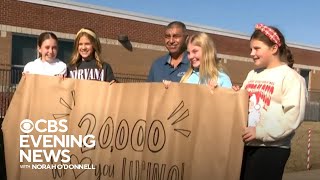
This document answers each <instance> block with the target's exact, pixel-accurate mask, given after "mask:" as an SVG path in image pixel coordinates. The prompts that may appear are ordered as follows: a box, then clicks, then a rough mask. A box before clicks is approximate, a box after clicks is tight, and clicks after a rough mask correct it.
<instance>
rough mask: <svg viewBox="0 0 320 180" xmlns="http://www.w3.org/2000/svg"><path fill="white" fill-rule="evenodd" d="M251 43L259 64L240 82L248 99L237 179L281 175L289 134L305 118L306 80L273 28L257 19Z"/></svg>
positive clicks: (276, 178) (277, 177)
mask: <svg viewBox="0 0 320 180" xmlns="http://www.w3.org/2000/svg"><path fill="white" fill-rule="evenodd" d="M250 48H251V54H250V55H251V57H252V59H253V62H254V64H255V65H256V66H257V69H255V70H252V71H251V72H249V74H248V76H247V78H246V80H245V81H244V83H243V86H242V89H246V90H247V91H248V92H249V97H250V98H249V99H250V103H249V118H248V127H246V128H245V131H244V134H243V141H244V142H245V143H246V146H245V149H244V155H243V163H242V170H241V179H244V180H251V179H252V180H263V179H266V180H281V179H282V175H283V171H284V167H285V164H286V162H287V160H288V158H289V156H290V143H291V139H292V137H293V136H294V132H295V130H296V129H297V128H298V126H299V125H300V124H301V122H302V121H303V118H304V112H305V103H306V86H305V81H304V79H303V78H302V77H301V76H300V75H299V74H298V73H297V72H296V71H295V70H293V69H292V66H293V62H294V61H293V56H292V54H291V52H290V50H289V48H288V46H287V45H286V43H285V39H284V37H283V35H282V33H281V32H280V31H279V30H278V29H277V28H274V27H269V26H265V25H263V24H257V25H256V28H255V31H254V33H253V34H252V36H251V39H250ZM283 61H286V62H288V63H287V64H285V63H283ZM235 89H237V88H235Z"/></svg>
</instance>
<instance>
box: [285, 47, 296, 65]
mask: <svg viewBox="0 0 320 180" xmlns="http://www.w3.org/2000/svg"><path fill="white" fill-rule="evenodd" d="M282 59H283V60H286V61H287V62H288V66H289V67H290V68H293V64H294V59H293V55H292V53H291V50H290V49H289V47H288V46H287V45H285V46H284V48H283V54H282Z"/></svg>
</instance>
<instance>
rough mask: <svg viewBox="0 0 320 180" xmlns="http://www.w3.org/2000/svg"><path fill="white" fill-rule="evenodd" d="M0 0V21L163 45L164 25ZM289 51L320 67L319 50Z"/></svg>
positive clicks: (231, 47) (237, 46) (234, 42)
mask: <svg viewBox="0 0 320 180" xmlns="http://www.w3.org/2000/svg"><path fill="white" fill-rule="evenodd" d="M0 1H1V3H0V17H1V18H0V24H6V25H12V26H19V27H28V28H34V29H45V30H50V31H57V32H64V33H73V34H75V33H76V32H77V31H78V30H79V29H80V28H82V27H90V28H92V29H94V30H95V31H96V32H97V33H98V35H99V36H100V37H105V38H110V39H117V36H118V35H119V34H127V35H128V36H129V39H130V40H131V41H133V42H140V43H146V44H154V45H163V34H164V30H165V27H164V26H162V25H156V24H150V23H145V22H138V21H134V20H127V19H121V18H116V17H110V16H104V15H98V14H92V13H86V12H80V11H75V10H68V9H63V8H56V7H50V6H44V5H37V4H32V3H26V2H19V1H15V0H0ZM190 33H193V31H190ZM211 36H212V38H213V40H214V41H215V43H216V46H217V50H218V52H219V53H222V54H228V55H236V56H244V57H249V53H250V52H249V42H248V40H244V39H238V38H233V37H227V36H222V35H216V34H211ZM292 51H293V54H294V55H295V60H296V62H297V63H300V64H305V65H312V66H320V61H319V58H320V52H316V51H311V50H304V49H297V48H292Z"/></svg>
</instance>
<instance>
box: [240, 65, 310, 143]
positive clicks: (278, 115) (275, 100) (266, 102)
mask: <svg viewBox="0 0 320 180" xmlns="http://www.w3.org/2000/svg"><path fill="white" fill-rule="evenodd" d="M242 89H246V90H247V91H248V92H249V100H250V101H249V116H248V117H249V118H248V126H254V127H256V140H254V141H251V142H249V143H248V144H247V145H249V146H275V147H282V148H290V144H291V139H292V137H293V136H294V133H295V130H296V129H297V128H298V127H299V125H300V124H301V122H302V121H303V119H304V113H305V105H306V93H307V92H306V85H305V80H304V78H303V77H302V76H300V75H299V74H298V73H297V72H296V71H295V70H293V69H291V68H290V67H288V66H287V65H281V66H278V67H275V68H271V69H256V70H252V71H251V72H249V74H248V76H247V78H246V80H245V81H244V83H243V86H242Z"/></svg>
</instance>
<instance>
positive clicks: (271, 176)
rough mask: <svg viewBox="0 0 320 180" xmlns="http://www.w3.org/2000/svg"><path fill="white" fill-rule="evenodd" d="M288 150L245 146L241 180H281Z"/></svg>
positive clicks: (288, 154) (288, 153)
mask: <svg viewBox="0 0 320 180" xmlns="http://www.w3.org/2000/svg"><path fill="white" fill-rule="evenodd" d="M289 156H290V149H284V148H278V147H250V146H245V148H244V152H243V160H242V168H241V177H240V179H241V180H264V179H265V180H281V179H282V175H283V171H284V167H285V165H286V163H287V160H288V158H289Z"/></svg>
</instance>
